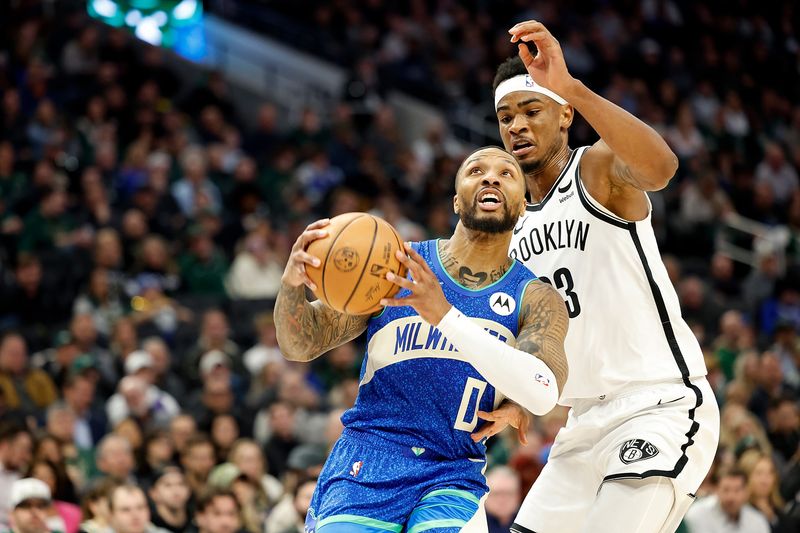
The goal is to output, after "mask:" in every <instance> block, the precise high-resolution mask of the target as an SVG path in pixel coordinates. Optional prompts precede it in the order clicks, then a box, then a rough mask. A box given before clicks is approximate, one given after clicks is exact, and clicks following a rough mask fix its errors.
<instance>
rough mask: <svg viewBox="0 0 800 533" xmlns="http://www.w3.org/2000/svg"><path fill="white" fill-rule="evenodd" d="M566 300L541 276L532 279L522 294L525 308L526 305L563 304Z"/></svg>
mask: <svg viewBox="0 0 800 533" xmlns="http://www.w3.org/2000/svg"><path fill="white" fill-rule="evenodd" d="M563 304H564V300H563V299H561V296H559V294H558V291H556V290H555V289H554V288H553V286H552V285H550V284H549V283H547V282H544V281H542V280H541V279H540V278H536V279H533V280H531V281H530V282H529V283H528V285H527V286H526V287H525V292H523V294H522V306H523V310H524V309H525V307H526V306H528V307H531V306H542V305H546V306H549V305H563Z"/></svg>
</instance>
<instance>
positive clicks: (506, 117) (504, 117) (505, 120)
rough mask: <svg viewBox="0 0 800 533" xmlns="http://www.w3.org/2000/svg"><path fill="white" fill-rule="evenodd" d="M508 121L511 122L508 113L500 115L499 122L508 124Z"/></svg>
mask: <svg viewBox="0 0 800 533" xmlns="http://www.w3.org/2000/svg"><path fill="white" fill-rule="evenodd" d="M509 122H511V117H509V116H508V115H506V116H503V117H500V123H501V124H508V123H509Z"/></svg>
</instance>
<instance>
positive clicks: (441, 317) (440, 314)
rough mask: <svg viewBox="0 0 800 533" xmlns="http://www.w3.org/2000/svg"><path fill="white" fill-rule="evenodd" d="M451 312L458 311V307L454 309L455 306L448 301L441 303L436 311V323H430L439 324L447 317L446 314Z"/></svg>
mask: <svg viewBox="0 0 800 533" xmlns="http://www.w3.org/2000/svg"><path fill="white" fill-rule="evenodd" d="M453 312H455V313H458V309H456V308H455V306H453V305H451V304H450V302H445V303H444V305H442V307H441V309H440V310H439V312H438V313H437V316H438V317H439V319H438V320H437V321H436V323H434V324H432V325H433V326H439V325H441V323H442V321H443V320H444V319H445V318H446V317H447V315H449V314H451V313H453Z"/></svg>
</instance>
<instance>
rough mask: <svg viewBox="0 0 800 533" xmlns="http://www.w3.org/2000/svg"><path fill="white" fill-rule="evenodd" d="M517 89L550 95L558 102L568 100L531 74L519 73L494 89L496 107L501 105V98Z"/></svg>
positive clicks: (562, 103) (564, 102) (562, 102)
mask: <svg viewBox="0 0 800 533" xmlns="http://www.w3.org/2000/svg"><path fill="white" fill-rule="evenodd" d="M516 91H527V92H529V93H539V94H543V95H545V96H549V97H550V98H552V99H553V100H555V101H556V102H558V103H559V104H561V105H564V104H566V103H567V101H566V100H564V99H563V98H561V97H560V96H558V95H557V94H556V93H554V92H553V91H551V90H550V89H546V88H544V87H542V86H541V85H539V84H538V83H536V82H535V81H533V78H531V75H530V74H519V75H517V76H514V77H513V78H508V79H507V80H504V81H503V83H501V84H500V85H498V86H497V89H495V91H494V108H495V110H496V109H497V106H499V105H500V100H502V99H503V97H504V96H506V95H507V94H508V93H513V92H516Z"/></svg>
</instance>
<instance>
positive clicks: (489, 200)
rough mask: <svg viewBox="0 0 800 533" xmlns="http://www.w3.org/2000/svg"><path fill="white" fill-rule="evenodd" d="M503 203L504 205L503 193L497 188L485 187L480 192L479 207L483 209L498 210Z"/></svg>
mask: <svg viewBox="0 0 800 533" xmlns="http://www.w3.org/2000/svg"><path fill="white" fill-rule="evenodd" d="M501 205H503V194H502V193H501V192H500V191H498V190H497V189H494V188H489V189H484V190H482V191H481V192H479V193H478V207H480V208H481V209H482V210H483V211H497V210H498V209H500V206H501Z"/></svg>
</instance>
